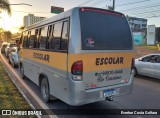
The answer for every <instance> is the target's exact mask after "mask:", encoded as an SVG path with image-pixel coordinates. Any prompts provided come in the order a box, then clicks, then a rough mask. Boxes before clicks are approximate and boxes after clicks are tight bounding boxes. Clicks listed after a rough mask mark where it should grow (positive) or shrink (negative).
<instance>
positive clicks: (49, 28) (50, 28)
mask: <svg viewBox="0 0 160 118" xmlns="http://www.w3.org/2000/svg"><path fill="white" fill-rule="evenodd" d="M51 33H52V25H49V26H48V32H47V45H46V49H49V46H50V39H51Z"/></svg>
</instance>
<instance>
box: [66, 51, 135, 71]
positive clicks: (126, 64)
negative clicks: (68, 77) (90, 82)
mask: <svg viewBox="0 0 160 118" xmlns="http://www.w3.org/2000/svg"><path fill="white" fill-rule="evenodd" d="M133 56H134V53H132V52H119V53H93V54H76V55H75V54H69V57H68V58H69V59H68V60H69V62H68V71H69V72H70V71H71V67H72V64H73V63H74V62H75V61H80V60H82V61H83V71H84V72H89V71H97V70H111V69H119V68H130V67H131V62H132V58H133ZM109 60H110V63H109V62H108V61H109ZM105 61H106V63H105ZM107 62H108V63H107Z"/></svg>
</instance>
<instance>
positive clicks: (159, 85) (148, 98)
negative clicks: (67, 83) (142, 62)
mask: <svg viewBox="0 0 160 118" xmlns="http://www.w3.org/2000/svg"><path fill="white" fill-rule="evenodd" d="M15 71H16V72H17V73H19V70H18V69H15ZM24 82H25V83H26V84H27V85H28V86H29V87H30V88H31V89H32V90H33V91H34V92H35V93H36V94H37V96H39V97H40V98H41V95H40V88H39V87H38V86H36V85H35V84H34V83H33V82H31V81H30V80H29V79H25V80H24ZM45 104H46V106H48V108H49V109H52V111H53V112H54V110H57V109H61V110H64V109H67V110H70V112H71V114H72V117H83V118H88V117H95V118H97V117H107V118H110V117H112V118H115V116H113V115H111V116H102V115H91V114H93V112H96V110H101V109H102V110H106V111H107V109H109V110H113V111H116V110H118V109H122V110H123V109H140V110H144V109H159V110H160V80H158V79H155V78H149V77H145V76H138V77H136V78H135V79H134V87H133V91H132V93H131V94H129V95H125V96H120V97H117V98H114V101H111V102H110V101H101V102H96V103H92V104H88V105H83V106H79V107H73V106H69V105H68V104H66V103H64V102H62V101H61V100H55V101H51V102H49V103H45ZM75 110H77V111H76V113H78V114H81V112H82V111H83V110H86V111H87V110H88V111H87V112H90V113H88V114H83V112H82V114H83V115H77V114H75ZM72 111H73V112H72ZM54 113H55V112H54ZM55 115H57V116H58V117H60V118H66V117H68V118H70V117H71V115H62V114H61V115H59V114H58V113H57V114H56V113H55ZM116 117H119V118H124V117H126V118H130V117H131V118H160V115H159V116H158V115H121V116H116Z"/></svg>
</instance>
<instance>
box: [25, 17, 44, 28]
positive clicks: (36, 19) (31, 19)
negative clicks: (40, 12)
mask: <svg viewBox="0 0 160 118" xmlns="http://www.w3.org/2000/svg"><path fill="white" fill-rule="evenodd" d="M44 19H46V18H45V17H39V16H34V14H28V16H24V18H23V25H24V26H25V27H28V26H30V25H32V24H35V23H37V22H39V21H41V20H44Z"/></svg>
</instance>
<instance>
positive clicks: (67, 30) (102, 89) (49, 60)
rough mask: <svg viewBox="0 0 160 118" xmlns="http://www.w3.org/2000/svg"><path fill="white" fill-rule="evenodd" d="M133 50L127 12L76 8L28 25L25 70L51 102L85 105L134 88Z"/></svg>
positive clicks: (21, 48) (22, 53) (22, 51)
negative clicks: (125, 14)
mask: <svg viewBox="0 0 160 118" xmlns="http://www.w3.org/2000/svg"><path fill="white" fill-rule="evenodd" d="M133 55H134V50H133V40H132V34H131V31H130V28H129V25H128V22H127V19H126V17H125V16H124V14H122V13H119V12H115V11H109V10H106V9H99V8H91V7H76V8H73V9H70V10H68V11H65V12H63V13H60V14H59V15H56V16H54V17H51V18H49V19H46V20H43V21H41V22H39V23H37V24H34V25H32V26H29V27H27V28H25V29H24V31H23V33H22V36H21V40H20V46H19V56H20V60H19V69H20V71H21V73H22V75H23V77H27V78H29V79H30V80H32V81H33V82H34V83H35V84H37V85H38V86H40V91H41V94H42V98H43V100H44V101H45V102H48V101H49V100H50V99H51V98H56V99H60V100H62V101H64V102H66V103H68V104H69V105H74V106H79V105H83V104H88V103H93V102H97V101H101V100H112V98H114V97H116V96H120V95H125V94H128V93H130V92H131V91H132V86H133V75H134V71H133V70H132V69H133V66H134V62H133Z"/></svg>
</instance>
